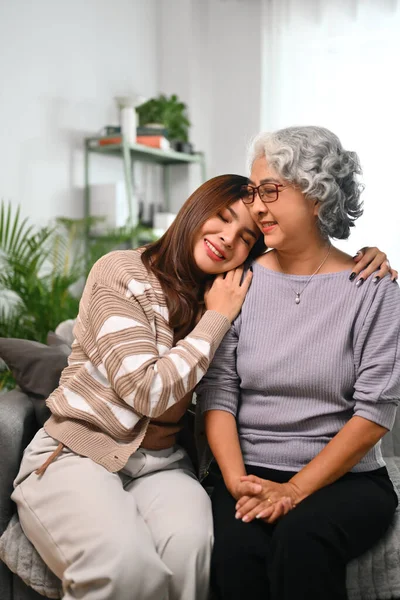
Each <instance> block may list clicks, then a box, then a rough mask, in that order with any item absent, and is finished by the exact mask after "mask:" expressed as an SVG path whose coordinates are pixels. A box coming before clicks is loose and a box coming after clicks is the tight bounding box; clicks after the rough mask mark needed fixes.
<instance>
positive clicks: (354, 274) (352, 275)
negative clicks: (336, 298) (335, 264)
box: [349, 272, 356, 281]
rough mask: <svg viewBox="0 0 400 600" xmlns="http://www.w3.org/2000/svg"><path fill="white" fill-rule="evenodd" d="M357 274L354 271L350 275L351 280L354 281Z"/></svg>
mask: <svg viewBox="0 0 400 600" xmlns="http://www.w3.org/2000/svg"><path fill="white" fill-rule="evenodd" d="M355 276H356V273H354V272H353V273H352V274H351V275H350V277H349V279H350V281H353V279H354V278H355Z"/></svg>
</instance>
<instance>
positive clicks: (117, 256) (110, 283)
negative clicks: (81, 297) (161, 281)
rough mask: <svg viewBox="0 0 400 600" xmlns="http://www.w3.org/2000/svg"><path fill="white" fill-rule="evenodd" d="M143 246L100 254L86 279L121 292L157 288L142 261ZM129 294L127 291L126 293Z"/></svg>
mask: <svg viewBox="0 0 400 600" xmlns="http://www.w3.org/2000/svg"><path fill="white" fill-rule="evenodd" d="M142 252H143V248H137V249H135V250H114V251H113V252H109V253H108V254H105V255H104V256H102V257H101V258H100V259H99V260H98V261H97V262H96V263H95V264H94V265H93V267H92V269H91V272H90V274H89V278H88V281H90V280H91V281H92V283H96V284H97V285H104V286H106V287H111V288H113V289H116V290H118V291H121V292H123V291H124V290H126V291H127V292H129V290H131V291H132V290H133V289H136V288H139V287H140V288H141V291H142V292H144V291H145V290H148V289H151V288H153V287H156V288H158V282H157V280H156V279H155V278H154V277H152V276H151V274H150V273H149V272H148V271H147V269H146V267H145V266H144V264H143V262H142V258H141V255H142ZM128 295H129V293H128Z"/></svg>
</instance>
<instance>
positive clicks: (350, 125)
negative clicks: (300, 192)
mask: <svg viewBox="0 0 400 600" xmlns="http://www.w3.org/2000/svg"><path fill="white" fill-rule="evenodd" d="M262 26H263V60H264V64H263V75H262V103H261V104H262V114H261V124H262V129H267V130H270V129H276V128H280V127H285V126H288V125H294V124H303V125H305V124H314V125H323V126H325V127H328V128H330V129H332V130H333V131H334V132H335V133H336V134H338V135H339V137H340V138H341V140H342V142H343V144H344V145H345V147H347V148H348V149H351V150H355V151H357V152H358V154H359V156H360V158H361V162H362V165H363V170H364V176H363V180H364V183H365V184H366V189H365V191H364V194H363V198H364V204H365V206H364V216H363V217H362V218H361V219H359V221H358V224H357V226H356V228H355V230H354V232H353V233H352V236H351V241H350V242H348V243H341V244H340V245H341V246H342V247H343V248H344V249H345V250H347V251H352V250H353V249H355V248H357V247H360V246H362V245H372V244H374V245H375V244H377V245H379V246H380V247H381V248H382V249H384V250H385V251H386V252H387V253H388V255H389V257H390V259H391V262H392V264H393V265H395V266H397V268H398V270H400V101H399V100H400V1H397V0H263V19H262ZM250 85H251V83H250Z"/></svg>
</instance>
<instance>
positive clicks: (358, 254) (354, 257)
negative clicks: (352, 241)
mask: <svg viewBox="0 0 400 600" xmlns="http://www.w3.org/2000/svg"><path fill="white" fill-rule="evenodd" d="M360 254H361V252H360V251H358V252H357V254H355V255H354V256H353V260H355V259H356V258H357V256H360Z"/></svg>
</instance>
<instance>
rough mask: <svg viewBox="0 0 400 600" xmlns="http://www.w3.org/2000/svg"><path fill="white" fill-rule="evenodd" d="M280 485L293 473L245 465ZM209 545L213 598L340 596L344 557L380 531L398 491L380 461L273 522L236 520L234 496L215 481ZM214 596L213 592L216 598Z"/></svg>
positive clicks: (327, 599) (328, 599) (339, 599)
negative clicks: (212, 533)
mask: <svg viewBox="0 0 400 600" xmlns="http://www.w3.org/2000/svg"><path fill="white" fill-rule="evenodd" d="M246 469H247V473H248V474H253V475H257V476H258V477H262V478H263V479H269V480H270V481H276V482H279V483H283V482H286V481H288V480H289V479H290V478H291V477H292V476H293V475H294V473H289V472H281V471H274V470H272V469H264V468H262V467H252V466H247V467H246ZM212 503H213V515H214V528H215V544H214V551H213V556H212V562H211V587H212V590H213V594H214V596H215V598H217V599H218V600H239V599H240V600H247V599H251V600H345V599H346V598H347V594H346V563H347V562H348V561H350V560H351V559H353V558H355V557H356V556H359V555H360V554H362V553H364V552H365V551H366V550H368V549H369V548H370V547H371V546H373V545H374V544H375V543H376V542H377V541H378V540H379V538H380V537H381V536H382V535H383V534H384V533H385V531H386V530H387V528H388V526H389V525H390V522H391V520H392V517H393V514H394V511H395V509H396V506H397V495H396V493H395V491H394V489H393V485H392V483H391V481H390V479H389V476H388V473H387V470H386V468H385V467H382V468H380V469H378V470H376V471H370V472H368V473H347V474H346V475H344V476H343V477H342V478H341V479H339V480H338V481H336V482H335V483H333V484H331V485H329V486H327V487H325V488H323V489H321V490H319V491H317V492H315V493H314V494H312V495H311V496H309V497H308V498H306V499H305V500H303V502H301V503H300V504H299V505H298V506H297V507H296V508H295V509H294V510H292V511H290V512H289V513H288V514H287V515H286V516H284V517H283V518H282V519H281V520H280V521H278V522H277V523H276V524H274V525H269V524H267V523H264V522H260V521H253V522H251V523H243V522H242V521H241V520H237V519H235V512H236V511H235V504H236V501H235V500H234V498H233V497H232V496H231V495H230V494H229V492H228V491H227V489H226V487H225V485H224V482H223V481H222V480H220V481H219V482H218V483H217V484H216V486H215V488H214V492H213V495H212ZM214 596H213V597H214Z"/></svg>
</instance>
